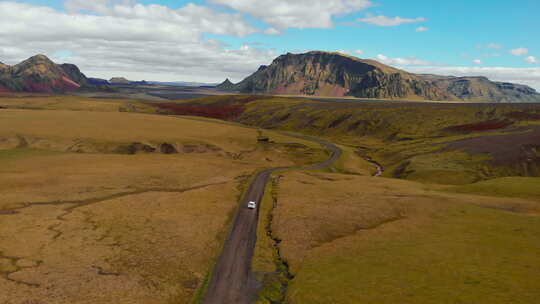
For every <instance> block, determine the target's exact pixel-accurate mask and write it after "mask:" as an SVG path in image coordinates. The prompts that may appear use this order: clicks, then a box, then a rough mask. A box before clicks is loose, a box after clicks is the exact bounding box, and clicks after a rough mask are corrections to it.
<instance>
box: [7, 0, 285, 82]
mask: <svg viewBox="0 0 540 304" xmlns="http://www.w3.org/2000/svg"><path fill="white" fill-rule="evenodd" d="M86 2H87V1H77V3H78V4H79V6H77V3H76V1H68V2H66V5H71V8H70V11H71V12H70V11H65V12H64V11H59V10H55V9H53V8H50V7H44V6H36V5H30V4H22V3H17V2H7V1H0V11H1V12H2V18H0V41H1V43H0V61H2V62H5V63H8V64H15V63H17V62H19V61H21V60H24V59H26V58H28V57H30V56H32V55H35V54H37V53H43V54H46V55H49V56H51V57H52V59H53V60H56V61H59V62H71V63H74V64H77V65H78V66H80V67H81V69H82V71H83V72H84V73H86V74H87V75H88V76H93V77H103V78H108V77H111V76H126V77H128V78H132V79H134V80H137V79H147V80H193V81H220V80H222V79H224V78H226V77H231V78H233V79H241V78H243V77H244V76H246V75H247V74H250V73H251V72H253V71H254V70H256V69H257V67H258V66H259V65H261V64H268V63H269V62H271V60H272V59H273V58H274V57H275V56H276V54H275V53H274V52H273V51H271V50H265V49H260V48H248V49H236V50H228V49H227V46H226V45H225V44H223V43H221V42H219V41H216V40H212V39H205V38H204V34H205V33H212V34H225V35H233V36H238V37H243V36H246V35H249V34H251V33H255V32H259V31H261V30H259V29H257V28H254V27H252V26H251V25H249V24H247V23H246V21H245V19H244V17H243V16H241V15H240V14H230V13H223V12H218V11H215V10H213V9H211V8H209V7H203V6H198V5H194V4H188V5H186V6H184V7H182V8H180V9H176V10H173V9H170V8H167V7H164V6H160V5H141V4H135V5H129V4H128V5H126V4H125V2H123V1H114V3H113V2H111V1H97V2H96V3H93V4H95V6H94V7H91V6H92V5H93V4H92V5H91V4H88V5H87V6H83V5H86V4H85V3H86ZM88 2H91V1H88ZM98 2H99V3H100V4H99V5H98ZM81 3H82V4H81ZM111 4H113V5H111ZM81 9H82V10H84V11H89V10H92V11H93V12H95V14H92V15H88V14H82V13H77V11H79V10H81ZM54 54H57V55H58V54H62V55H63V56H54ZM65 54H71V55H70V56H65Z"/></svg>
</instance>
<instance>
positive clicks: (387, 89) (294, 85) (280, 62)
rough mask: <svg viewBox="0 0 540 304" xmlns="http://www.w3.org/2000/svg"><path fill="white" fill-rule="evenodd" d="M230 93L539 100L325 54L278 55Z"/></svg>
mask: <svg viewBox="0 0 540 304" xmlns="http://www.w3.org/2000/svg"><path fill="white" fill-rule="evenodd" d="M228 90H230V91H239V92H243V93H252V94H257V93H262V94H284V95H308V96H309V95H313V96H329V97H344V96H353V97H359V98H376V99H409V100H441V101H445V100H463V101H479V102H480V101H483V102H505V101H517V102H520V101H540V94H537V93H536V92H534V90H532V89H530V88H528V87H526V86H522V85H512V84H510V85H509V84H498V83H495V82H492V81H490V80H489V79H487V78H486V77H483V76H477V77H451V76H437V75H419V74H413V73H409V72H406V71H403V70H400V69H397V68H394V67H391V66H388V65H385V64H382V63H380V62H378V61H376V60H372V59H361V58H358V57H354V56H349V55H346V54H342V53H337V52H326V51H310V52H307V53H303V54H293V53H287V54H284V55H281V56H279V57H277V58H275V59H274V60H273V62H272V64H271V65H270V66H268V67H264V68H262V67H261V68H259V69H258V70H257V71H256V72H255V73H253V74H252V75H251V76H249V77H247V78H246V79H244V80H243V81H241V82H240V83H238V84H236V85H234V86H232V87H230V88H229V89H228Z"/></svg>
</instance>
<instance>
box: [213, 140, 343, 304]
mask: <svg viewBox="0 0 540 304" xmlns="http://www.w3.org/2000/svg"><path fill="white" fill-rule="evenodd" d="M286 135H288V136H292V137H296V138H301V139H304V140H309V141H312V142H316V143H318V144H320V145H322V146H324V147H325V148H326V149H328V150H329V151H330V152H331V156H330V158H329V159H327V160H326V161H324V162H322V163H318V164H315V165H312V166H310V167H306V168H297V169H304V170H317V169H322V168H325V167H328V166H330V165H332V164H333V163H334V162H335V161H336V160H337V159H338V158H339V157H340V156H341V153H342V151H341V149H340V148H338V147H337V146H335V145H334V144H332V143H329V142H325V141H322V140H320V139H317V138H312V137H308V136H300V135H294V134H288V133H287V134H286ZM283 169H293V168H283V167H282V168H273V169H268V170H264V171H261V172H259V173H258V174H257V176H256V177H255V179H254V180H253V182H252V183H251V185H250V186H249V189H248V191H247V192H246V194H245V196H244V197H243V199H242V202H241V207H240V208H239V209H238V211H237V213H236V216H235V219H234V223H233V227H232V229H231V231H230V233H229V236H228V238H227V240H226V241H225V244H224V247H223V251H222V253H221V256H220V257H219V260H218V262H217V264H216V266H215V268H214V271H213V273H212V277H211V279H210V282H209V285H208V289H207V291H206V297H205V299H204V301H203V303H204V304H249V303H250V302H252V301H253V300H255V299H254V297H255V296H256V291H257V282H256V281H255V280H254V279H253V277H252V275H251V260H252V258H253V251H254V250H255V244H256V242H257V224H258V219H259V208H260V204H259V203H260V202H261V200H262V197H263V195H264V190H265V188H266V184H267V183H268V182H269V180H270V176H271V175H272V173H274V172H275V171H278V170H283ZM249 201H254V202H257V203H258V204H257V209H256V210H251V209H248V208H247V203H248V202H249Z"/></svg>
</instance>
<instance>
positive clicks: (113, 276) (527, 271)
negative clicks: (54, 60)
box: [0, 96, 540, 304]
mask: <svg viewBox="0 0 540 304" xmlns="http://www.w3.org/2000/svg"><path fill="white" fill-rule="evenodd" d="M220 98H223V97H212V98H208V100H209V101H208V102H213V101H214V100H218V99H220ZM227 98H228V97H227ZM203 101H204V100H203ZM180 103H184V102H180ZM311 104H316V107H314V108H313V109H310V108H306V109H304V108H303V107H307V106H310V105H311ZM278 106H279V107H278ZM428 106H429V105H428ZM0 107H3V108H4V109H1V108H0V227H1V228H2V229H0V291H2V292H0V303H1V304H4V303H6V304H8V303H9V304H19V303H21V304H23V303H24V304H42V303H43V304H46V303H47V304H48V303H61V304H63V303H107V302H111V303H144V304H146V303H156V304H157V303H167V304H172V303H175V304H176V303H190V302H192V301H195V302H197V300H200V298H201V290H203V288H204V285H205V282H206V281H207V277H208V274H209V271H210V269H211V268H212V265H213V263H214V262H215V259H216V257H217V255H218V254H219V252H220V248H221V245H222V243H223V240H224V236H225V235H226V233H227V231H228V224H229V223H230V220H231V217H232V215H233V214H234V211H235V209H236V208H237V207H238V205H237V201H238V199H239V198H240V196H241V195H242V191H243V190H244V189H245V186H246V184H247V183H248V181H249V179H250V176H253V173H254V172H256V171H258V170H261V169H263V168H270V167H281V166H302V165H307V164H310V163H314V162H318V161H321V160H324V159H326V158H327V157H328V155H327V153H326V151H324V150H322V149H321V147H320V146H319V145H318V144H314V143H312V142H309V141H305V140H302V139H297V138H294V137H290V136H287V135H286V134H285V133H279V132H277V131H270V130H262V129H256V128H246V127H242V126H240V125H238V124H235V123H232V122H224V121H217V120H213V119H207V118H202V117H174V116H164V115H155V114H157V112H159V111H158V110H156V109H157V108H156V107H153V106H150V105H149V104H145V103H143V102H139V101H132V100H119V99H91V98H83V97H70V96H62V97H47V96H42V97H31V98H30V97H10V98H0ZM288 107H293V108H295V109H296V110H297V111H296V112H294V113H292V116H290V117H289V116H287V114H288V113H290V112H291V111H290V108H288ZM340 107H343V109H341V110H339V109H338V110H339V111H331V112H328V111H326V110H325V109H327V104H326V103H320V104H319V103H315V102H310V101H305V102H304V101H299V100H289V99H273V100H272V101H271V102H265V101H255V102H254V103H253V104H248V106H247V111H246V113H245V114H244V115H245V116H243V118H241V119H239V121H242V122H244V123H248V124H250V125H254V126H261V127H268V128H272V129H281V130H287V131H295V132H304V133H307V134H311V135H315V136H320V137H324V138H326V139H328V140H334V141H336V142H339V144H340V147H341V148H342V149H343V155H342V157H341V158H340V159H339V160H338V161H337V162H336V163H335V164H334V165H333V166H332V167H331V168H328V169H326V170H324V171H317V172H311V171H309V172H308V171H305V172H303V171H294V170H286V171H280V172H277V173H275V174H274V180H273V182H272V183H270V184H269V185H268V188H267V189H266V190H267V191H266V193H265V197H264V200H263V202H262V204H261V210H260V221H259V229H258V242H257V247H256V250H255V256H254V259H253V264H252V265H253V271H254V272H255V274H256V277H257V278H258V279H259V280H261V282H262V284H263V288H262V290H261V292H260V299H259V301H258V303H266V304H269V303H289V304H303V303H310V304H311V303H325V304H326V303H340V304H342V303H344V304H347V303H351V304H353V303H354V304H356V303H392V304H393V303H411V304H413V303H414V304H416V303H426V304H427V303H452V304H454V303H475V304H476V303H478V304H492V303H493V304H498V303H501V304H502V303H526V304H533V303H537V299H538V298H539V297H540V292H539V291H540V281H539V280H538V277H539V274H540V268H539V265H540V263H539V262H540V259H539V257H540V247H539V246H538V245H537V244H539V243H540V242H539V241H540V217H539V215H540V190H539V189H540V179H538V178H534V177H515V176H513V177H508V175H512V174H515V172H518V171H515V170H514V171H508V172H506V171H505V172H502V171H501V172H498V171H496V170H498V169H497V168H495V167H487V166H486V164H487V162H488V161H489V160H491V156H490V155H485V154H471V153H467V152H464V151H459V150H452V151H442V150H441V148H442V147H443V146H444V144H445V142H447V141H457V140H461V139H467V138H473V137H476V136H480V135H482V134H485V133H482V134H480V133H471V134H465V135H463V134H457V135H452V134H450V135H447V136H444V137H437V136H432V133H433V132H440V130H442V129H443V128H446V127H447V126H448V125H458V124H463V123H470V122H474V121H475V119H477V118H475V116H474V111H471V110H468V108H465V107H464V108H459V109H454V108H452V107H450V106H448V108H446V107H445V108H443V110H442V112H438V113H439V114H440V116H434V117H439V118H441V117H442V118H444V121H440V120H437V119H435V120H429V119H427V118H425V117H429V116H430V115H432V113H433V112H432V111H435V110H434V109H435V108H422V109H418V111H419V112H418V113H417V114H415V113H416V112H415V111H416V109H417V108H410V109H407V110H406V111H405V112H406V114H407V119H406V120H405V122H401V121H400V119H401V118H400V117H402V115H403V111H401V110H400V109H399V108H398V107H394V106H392V107H389V108H388V109H385V108H382V109H379V108H373V109H371V108H369V107H368V108H367V109H366V110H363V109H357V110H354V111H352V112H351V110H349V109H348V108H347V106H346V105H343V106H341V105H340ZM429 107H431V106H429ZM276 109H278V110H276ZM454 110H455V112H454ZM475 111H476V110H475ZM480 111H481V112H479V113H481V115H480V116H481V119H489V117H491V116H489V115H492V114H490V113H491V112H489V111H491V109H489V108H486V109H480ZM511 111H514V110H513V109H512V108H511V107H509V108H508V109H502V110H500V109H498V108H497V109H496V111H495V110H494V114H493V115H495V116H494V117H496V118H497V117H499V116H500V117H501V119H502V118H504V117H505V116H504V115H506V114H507V113H511ZM306 113H307V114H309V115H308V116H311V115H312V116H314V117H322V118H319V120H318V121H317V122H315V123H313V125H312V126H308V125H305V126H304V125H303V123H304V120H305V118H306V117H307V116H306V117H305V115H307V114H306ZM351 113H352V114H354V115H353V116H351V117H352V118H354V117H360V118H361V117H363V118H365V121H363V123H365V124H364V125H362V126H363V127H362V128H364V129H365V130H364V129H362V130H360V129H359V130H356V131H355V132H359V133H358V134H353V133H354V132H349V131H347V130H349V126H351V125H354V123H353V122H352V121H350V120H351V119H349V122H347V124H348V125H345V124H341V125H340V124H337V125H336V122H339V121H340V120H341V118H342V117H345V116H347V115H348V114H351ZM415 115H417V116H415ZM296 116H298V117H296ZM488 116H489V117H488ZM283 117H288V118H286V119H282V118H283ZM418 117H424V118H422V119H418ZM360 118H359V119H360ZM417 120H418V124H415V123H411V122H416V121H417ZM330 125H336V126H335V127H334V128H328V127H327V126H330ZM536 125H537V122H516V124H515V126H516V127H535V126H536ZM392 128H394V129H395V130H393V129H392ZM360 131H361V132H360ZM370 132H371V133H373V134H374V135H376V136H366V134H367V133H369V134H371V133H370ZM393 132H397V133H396V134H397V135H395V134H390V133H393ZM505 132H506V131H504V132H503V131H500V132H499V131H491V132H490V133H489V135H490V136H496V135H500V134H505ZM512 132H515V133H512V134H516V135H519V134H520V133H523V131H520V130H518V129H516V130H514V131H512ZM363 133H366V134H363ZM433 134H434V133H433ZM390 135H392V136H393V137H389V136H390ZM260 137H269V139H270V141H269V142H258V141H257V139H258V138H260ZM394 137H395V138H398V139H399V138H406V139H407V140H389V139H388V138H394ZM359 151H361V152H360V153H359ZM535 151H536V150H535ZM364 152H365V155H369V156H372V157H374V158H375V159H376V160H379V161H381V162H382V163H383V165H385V166H386V168H385V169H386V171H385V175H384V176H386V177H385V178H375V177H371V175H373V174H374V173H375V172H376V170H375V167H374V165H373V164H370V163H369V162H367V161H366V160H364V159H363V158H362V157H361V156H360V154H364ZM169 153H171V154H169ZM404 161H407V162H409V165H408V170H409V171H410V172H408V173H407V174H406V175H403V176H401V177H402V178H407V179H408V180H399V179H393V178H389V177H392V176H393V175H394V174H395V172H396V171H397V170H398V169H399V167H400V166H401V165H402V164H403V162H404ZM501 170H503V169H501ZM498 176H506V177H500V178H496V177H498ZM478 181H479V182H478ZM472 182H474V183H472ZM4 291H5V292H4ZM194 299H195V300H194Z"/></svg>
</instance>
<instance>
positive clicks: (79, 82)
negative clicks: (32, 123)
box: [0, 55, 87, 93]
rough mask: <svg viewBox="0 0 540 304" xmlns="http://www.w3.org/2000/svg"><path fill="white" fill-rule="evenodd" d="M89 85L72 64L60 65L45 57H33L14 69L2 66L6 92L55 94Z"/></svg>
mask: <svg viewBox="0 0 540 304" xmlns="http://www.w3.org/2000/svg"><path fill="white" fill-rule="evenodd" d="M86 85H87V78H86V76H85V75H84V74H82V73H81V72H80V70H79V68H78V67H77V66H75V65H72V64H64V65H58V64H55V63H54V62H53V61H51V60H50V59H49V58H48V57H47V56H45V55H36V56H32V57H30V58H28V59H26V60H24V61H23V62H21V63H19V64H17V65H14V66H12V67H8V68H5V66H3V67H2V66H0V86H1V87H2V88H3V90H4V91H13V92H40V93H54V92H59V93H61V92H67V91H74V90H77V89H79V88H80V87H81V86H86Z"/></svg>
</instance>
